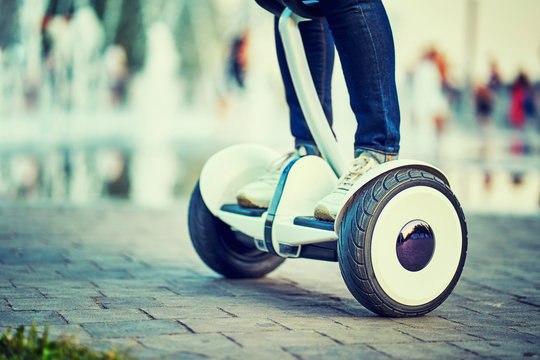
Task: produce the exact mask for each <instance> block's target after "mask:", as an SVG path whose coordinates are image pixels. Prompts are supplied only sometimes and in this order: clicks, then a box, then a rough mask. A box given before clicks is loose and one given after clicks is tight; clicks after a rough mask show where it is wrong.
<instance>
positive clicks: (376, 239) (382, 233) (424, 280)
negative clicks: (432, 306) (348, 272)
mask: <svg viewBox="0 0 540 360" xmlns="http://www.w3.org/2000/svg"><path fill="white" fill-rule="evenodd" d="M412 220H422V221H424V222H426V223H427V224H429V226H430V227H431V229H432V231H433V234H434V235H435V249H434V252H433V256H432V258H431V260H430V261H429V263H428V264H427V265H426V266H425V267H424V268H423V269H421V270H419V271H409V270H407V269H405V268H404V267H403V266H402V265H401V263H400V262H399V259H398V256H397V253H396V241H397V238H398V235H399V233H400V231H401V229H402V228H403V226H404V225H405V224H407V223H409V222H410V221H412ZM461 249H462V232H461V223H460V220H459V217H458V215H457V212H456V210H455V208H454V206H453V205H452V203H451V202H450V200H448V198H447V197H446V196H444V195H443V194H442V193H441V192H440V191H437V190H435V189H434V188H432V187H428V186H414V187H410V188H408V189H405V190H403V191H401V192H399V193H398V194H396V195H395V196H394V197H393V198H392V199H390V201H389V202H388V203H387V204H386V206H385V207H384V209H383V210H382V211H381V213H380V215H379V217H378V219H377V222H376V224H375V228H374V231H373V237H372V241H371V260H372V265H373V271H374V274H375V278H376V280H377V282H378V283H379V285H380V286H381V288H382V289H383V291H384V292H385V293H386V294H387V295H388V296H389V297H390V298H392V299H393V300H395V301H397V302H399V303H401V304H404V305H408V306H416V305H422V304H426V303H428V302H430V301H432V300H434V299H435V298H437V297H438V296H439V295H441V294H442V293H443V292H444V290H445V289H446V288H447V287H448V285H449V284H450V282H451V281H452V279H453V278H454V275H455V274H456V271H457V269H458V266H459V261H460V258H461Z"/></svg>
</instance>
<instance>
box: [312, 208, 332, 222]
mask: <svg viewBox="0 0 540 360" xmlns="http://www.w3.org/2000/svg"><path fill="white" fill-rule="evenodd" d="M313 215H314V216H315V217H316V218H317V219H318V220H323V221H335V220H336V218H335V217H334V216H332V214H330V213H328V212H327V211H325V210H322V209H315V212H314V213H313Z"/></svg>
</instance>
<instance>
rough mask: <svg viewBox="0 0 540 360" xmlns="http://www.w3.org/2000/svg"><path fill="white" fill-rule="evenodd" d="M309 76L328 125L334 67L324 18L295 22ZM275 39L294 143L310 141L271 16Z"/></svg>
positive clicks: (331, 48)
mask: <svg viewBox="0 0 540 360" xmlns="http://www.w3.org/2000/svg"><path fill="white" fill-rule="evenodd" d="M299 29H300V34H301V36H302V41H303V44H304V49H305V53H306V57H307V60H308V64H309V68H310V70H311V76H312V78H313V82H314V84H315V88H316V90H317V94H318V95H319V100H320V101H321V104H322V107H323V110H324V113H325V114H326V118H327V119H328V122H329V123H330V125H332V97H331V85H332V70H333V67H334V40H333V38H332V35H331V34H330V31H329V29H328V23H327V22H326V20H325V19H322V20H312V21H305V22H301V23H300V24H299ZM275 41H276V52H277V57H278V63H279V68H280V70H281V76H282V79H283V84H284V87H285V98H286V100H287V105H288V106H289V110H290V124H291V133H292V135H293V137H294V138H295V141H296V145H297V146H298V145H299V144H305V143H308V144H313V143H314V140H313V136H312V135H311V132H310V131H309V128H308V125H307V123H306V120H305V118H304V114H303V112H302V109H301V107H300V104H299V102H298V98H297V97H296V92H295V90H294V86H293V82H292V79H291V75H290V73H289V68H288V66H287V60H286V58H285V51H284V49H283V44H282V41H281V37H280V35H279V31H278V18H277V17H276V20H275Z"/></svg>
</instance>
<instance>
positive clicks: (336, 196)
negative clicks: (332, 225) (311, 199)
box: [314, 151, 381, 221]
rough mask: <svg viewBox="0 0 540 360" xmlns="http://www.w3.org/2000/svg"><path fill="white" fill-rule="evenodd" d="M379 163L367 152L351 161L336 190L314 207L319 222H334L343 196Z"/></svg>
mask: <svg viewBox="0 0 540 360" xmlns="http://www.w3.org/2000/svg"><path fill="white" fill-rule="evenodd" d="M380 163H381V162H380V161H379V160H378V159H377V158H376V157H375V155H373V154H371V153H370V152H368V151H364V152H362V153H361V154H360V155H359V156H358V157H357V158H355V159H354V160H353V161H351V163H350V164H349V169H348V172H347V173H346V174H345V175H343V176H342V177H341V178H340V179H339V180H338V184H337V186H336V188H335V189H334V190H333V191H332V192H331V193H330V194H328V195H326V196H325V197H324V198H322V199H321V200H319V202H318V203H317V205H315V212H314V215H315V217H316V218H317V219H319V220H325V221H334V220H335V219H336V216H337V213H338V212H339V209H340V206H341V204H342V202H343V200H344V197H345V194H347V192H348V191H349V190H350V189H351V187H352V186H353V185H354V183H355V182H356V181H357V180H358V179H359V178H360V177H361V176H362V175H364V174H365V173H366V172H368V171H369V170H371V169H373V168H374V167H375V166H377V165H379V164H380Z"/></svg>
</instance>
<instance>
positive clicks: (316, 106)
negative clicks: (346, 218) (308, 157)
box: [278, 8, 346, 177]
mask: <svg viewBox="0 0 540 360" xmlns="http://www.w3.org/2000/svg"><path fill="white" fill-rule="evenodd" d="M301 21H309V19H306V18H303V17H301V16H298V15H296V14H294V13H293V12H292V11H291V10H290V9H289V8H285V10H284V11H283V12H282V13H281V16H280V17H279V23H278V29H279V34H280V36H281V40H282V42H283V48H284V50H285V57H286V59H287V65H288V67H289V72H290V74H291V78H292V81H293V85H294V89H295V91H296V96H297V98H298V101H299V103H300V107H301V108H302V112H303V114H304V117H305V119H306V122H307V124H308V127H309V130H310V131H311V134H312V135H313V138H314V140H315V143H316V144H317V147H318V148H319V151H320V152H321V154H322V155H323V157H324V158H325V159H326V161H327V162H328V164H329V165H330V167H331V168H332V170H333V171H334V173H335V174H336V175H337V176H338V177H340V176H341V175H343V173H344V172H345V169H346V167H345V160H344V158H343V155H342V154H341V151H340V148H339V146H338V143H337V141H336V139H335V137H334V133H333V132H332V128H331V127H330V125H329V124H328V120H327V119H326V115H325V113H324V110H323V108H322V105H321V102H320V100H319V96H318V94H317V90H316V89H315V84H314V83H313V79H312V77H311V72H310V70H309V65H308V62H307V58H306V54H305V51H304V46H303V43H302V37H301V36H300V30H299V29H298V23H299V22H301Z"/></svg>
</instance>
